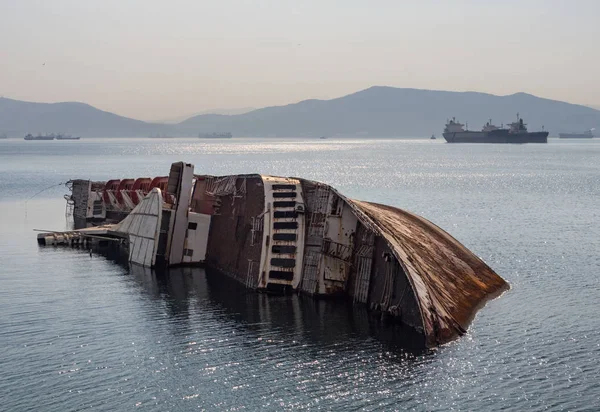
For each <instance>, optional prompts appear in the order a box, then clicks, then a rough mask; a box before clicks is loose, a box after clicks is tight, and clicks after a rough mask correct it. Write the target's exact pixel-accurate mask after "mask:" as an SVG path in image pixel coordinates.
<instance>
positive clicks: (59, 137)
mask: <svg viewBox="0 0 600 412" xmlns="http://www.w3.org/2000/svg"><path fill="white" fill-rule="evenodd" d="M79 139H81V137H80V136H71V135H70V134H67V135H64V134H59V135H58V136H56V140H79Z"/></svg>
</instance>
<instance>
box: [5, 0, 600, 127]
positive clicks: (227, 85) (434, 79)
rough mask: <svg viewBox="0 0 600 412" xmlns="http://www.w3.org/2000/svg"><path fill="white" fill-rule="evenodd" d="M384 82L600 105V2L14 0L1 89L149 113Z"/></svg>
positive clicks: (281, 99) (272, 100)
mask: <svg viewBox="0 0 600 412" xmlns="http://www.w3.org/2000/svg"><path fill="white" fill-rule="evenodd" d="M372 85H389V86H396V87H414V88H425V89H441V90H459V91H463V90H475V91H483V92H489V93H494V94H511V93H514V92H518V91H524V92H528V93H533V94H536V95H539V96H543V97H548V98H553V99H558V100H566V101H569V102H573V103H581V104H600V0H570V1H562V0H520V1H516V0H502V1H500V0H455V1H452V0H439V1H434V0H429V1H427V0H414V1H412V0H404V1H403V0H390V1H386V0H371V1H355V0H344V1H327V0H318V1H311V0H297V1H286V0H274V1H228V0H215V1H207V0H190V1H177V0H164V1H158V0H118V1H112V0H40V1H32V0H0V95H3V96H4V97H10V98H15V99H22V100H30V101H41V102H55V101H72V100H75V101H82V102H86V103H90V104H92V105H94V106H96V107H98V108H101V109H103V110H109V111H113V112H116V113H118V114H122V115H125V116H131V117H135V118H139V119H144V120H145V119H166V118H170V117H178V116H181V115H185V114H189V113H194V112H199V111H202V110H205V109H211V108H236V107H248V106H252V107H262V106H269V105H279V104H286V103H290V102H296V101H299V100H303V99H307V98H322V99H323V98H325V99H326V98H332V97H338V96H342V95H344V94H348V93H351V92H354V91H357V90H360V89H364V88H367V87H370V86H372Z"/></svg>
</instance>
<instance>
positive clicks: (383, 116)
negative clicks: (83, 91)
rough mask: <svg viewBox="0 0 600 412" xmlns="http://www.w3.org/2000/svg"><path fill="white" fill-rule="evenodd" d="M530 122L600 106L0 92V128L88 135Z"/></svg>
mask: <svg viewBox="0 0 600 412" xmlns="http://www.w3.org/2000/svg"><path fill="white" fill-rule="evenodd" d="M517 112H519V113H520V114H521V116H522V117H523V118H524V119H525V121H526V122H527V123H528V124H529V129H530V130H539V129H541V128H542V126H543V127H544V128H545V129H546V130H549V131H550V135H551V136H557V135H558V133H559V132H573V131H584V130H587V129H591V128H596V129H598V130H600V111H599V110H595V109H593V108H591V107H587V106H583V105H576V104H570V103H565V102H560V101H556V100H549V99H544V98H540V97H536V96H533V95H530V94H526V93H516V94H512V95H508V96H495V95H491V94H486V93H477V92H447V91H435V90H419V89H401V88H393V87H380V86H376V87H371V88H369V89H366V90H362V91H359V92H357V93H353V94H350V95H347V96H344V97H340V98H336V99H331V100H304V101H301V102H299V103H294V104H289V105H286V106H274V107H265V108H263V109H257V110H252V111H250V112H248V113H242V114H235V115H224V114H201V115H198V116H194V117H191V118H189V119H187V120H184V121H182V122H179V123H176V124H160V123H148V122H143V121H139V120H133V119H129V118H126V117H122V116H118V115H115V114H112V113H108V112H104V111H101V110H98V109H96V108H94V107H92V106H89V105H87V104H83V103H53V104H47V103H29V102H22V101H18V100H11V99H6V98H0V133H2V132H5V133H7V134H9V135H23V134H25V133H69V134H73V135H81V136H89V137H97V136H100V137H113V136H131V137H135V136H150V135H157V134H160V135H172V136H196V135H197V134H198V133H199V132H203V133H212V132H231V133H233V135H234V136H245V137H253V136H258V137H270V136H277V137H317V136H348V137H350V136H380V137H396V136H398V137H402V136H407V137H418V136H429V135H431V134H432V133H436V134H439V133H441V131H442V129H443V127H444V124H445V123H446V120H447V119H448V118H449V117H453V116H455V117H456V118H457V119H458V120H460V121H461V122H463V123H465V122H466V123H468V126H469V129H472V130H478V129H480V128H481V127H482V125H483V124H484V123H485V122H486V121H487V120H488V119H489V118H492V120H493V122H494V123H495V124H497V125H500V124H501V123H504V124H506V123H509V122H512V121H514V120H515V119H516V115H517Z"/></svg>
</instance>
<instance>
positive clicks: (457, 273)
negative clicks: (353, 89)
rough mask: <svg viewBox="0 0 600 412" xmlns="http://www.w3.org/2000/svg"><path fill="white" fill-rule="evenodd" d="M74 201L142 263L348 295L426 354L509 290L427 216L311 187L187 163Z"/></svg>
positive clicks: (86, 184)
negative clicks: (197, 170)
mask: <svg viewBox="0 0 600 412" xmlns="http://www.w3.org/2000/svg"><path fill="white" fill-rule="evenodd" d="M66 198H67V202H68V207H69V208H70V210H72V211H73V215H74V218H75V220H76V222H77V221H79V224H80V225H81V222H84V223H85V222H88V225H89V223H90V222H92V221H94V222H96V223H97V222H102V223H109V222H110V221H111V219H113V220H114V221H115V224H105V225H103V226H102V228H103V229H102V230H103V231H102V233H103V235H102V236H107V237H118V238H119V239H121V240H120V241H119V242H116V243H117V244H119V245H122V246H121V247H123V248H126V249H127V250H128V254H129V260H130V262H132V263H137V264H140V265H144V266H148V267H152V266H158V265H164V266H176V265H192V264H205V265H207V266H209V267H212V268H215V269H218V271H219V272H221V273H224V274H226V275H229V276H230V277H232V278H234V279H236V280H238V281H239V282H241V283H243V284H244V285H245V286H246V287H247V288H250V289H255V290H265V291H273V292H285V291H293V292H298V293H304V294H308V295H313V296H330V295H343V296H346V297H348V298H351V299H352V300H353V301H354V302H355V303H359V304H365V305H367V307H368V308H369V309H370V310H371V311H372V312H373V313H379V314H381V316H382V317H384V318H387V319H392V320H396V321H400V322H402V323H404V324H406V325H408V326H410V327H412V328H413V329H415V330H416V331H417V332H419V333H420V334H421V335H422V337H423V346H427V347H435V346H438V345H441V344H444V343H446V342H449V341H451V340H453V339H455V338H456V337H458V336H460V335H462V334H464V333H465V331H466V330H467V328H468V326H469V324H470V322H471V321H472V319H473V318H474V316H475V314H476V312H477V310H478V309H479V308H481V307H482V306H483V305H484V304H485V302H486V301H487V300H490V299H492V298H494V297H496V296H498V295H499V294H500V293H502V292H503V291H504V290H507V289H508V287H509V286H508V284H507V283H506V282H505V281H504V280H503V279H502V278H501V277H500V276H498V275H497V274H496V273H495V272H494V271H493V270H492V269H491V268H490V267H489V266H488V265H486V264H485V263H484V262H483V261H482V260H481V259H479V258H478V257H477V256H476V255H475V254H473V253H472V252H471V251H469V250H468V249H467V248H466V247H464V246H463V245H462V244H460V243H459V242H458V241H457V240H456V239H454V238H453V237H452V236H450V235H449V234H448V233H446V232H445V231H443V230H442V229H440V228H439V227H438V226H436V225H434V224H433V223H431V222H429V221H428V220H426V219H424V218H422V217H420V216H417V215H414V214H412V213H409V212H406V211H404V210H401V209H398V208H394V207H391V206H385V205H380V204H376V203H370V202H364V201H358V200H352V199H349V198H347V197H345V196H344V195H342V194H341V193H339V192H338V191H337V190H335V189H334V188H332V187H331V186H329V185H326V184H323V183H319V182H314V181H310V180H306V179H301V178H289V177H276V176H265V175H259V174H255V175H232V176H220V177H217V176H208V175H202V176H201V175H194V174H193V165H190V164H186V163H183V162H179V163H174V164H173V165H172V166H171V170H170V173H169V176H168V177H160V178H154V179H150V178H140V179H121V180H111V181H109V182H107V183H102V182H90V181H86V180H75V181H73V183H72V194H71V195H70V196H66ZM123 219H124V220H123ZM121 220H122V222H121V223H116V222H118V221H121ZM92 230H95V231H94V232H91V231H92ZM86 231H89V233H98V232H97V228H96V229H81V230H80V231H79V232H78V233H75V234H74V233H73V232H69V233H68V234H66V235H61V234H57V233H45V234H44V233H43V234H40V235H38V242H39V243H40V244H42V245H43V244H57V243H69V242H71V244H72V241H69V240H68V239H73V238H81V237H86V236H97V235H86V233H87V232H86ZM57 239H60V241H59V240H57ZM65 239H66V240H65Z"/></svg>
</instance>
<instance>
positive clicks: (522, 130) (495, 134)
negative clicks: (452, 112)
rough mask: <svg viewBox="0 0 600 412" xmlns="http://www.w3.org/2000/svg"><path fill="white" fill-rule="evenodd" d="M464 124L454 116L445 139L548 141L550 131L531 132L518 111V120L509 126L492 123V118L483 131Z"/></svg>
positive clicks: (457, 141) (469, 141)
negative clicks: (467, 128)
mask: <svg viewBox="0 0 600 412" xmlns="http://www.w3.org/2000/svg"><path fill="white" fill-rule="evenodd" d="M464 126H465V125H464V124H462V123H460V122H458V121H456V118H454V117H453V118H452V119H451V120H449V121H448V122H447V123H446V127H445V128H444V133H443V136H444V139H446V142H448V143H517V144H522V143H548V132H547V131H540V132H529V131H528V130H527V125H526V124H525V123H524V122H523V119H522V118H521V117H519V114H518V113H517V121H516V122H513V123H510V125H509V127H508V128H504V127H498V126H495V125H494V124H492V120H491V119H490V120H489V121H488V122H487V123H486V124H485V125H484V126H483V128H482V129H481V131H472V130H465V128H464Z"/></svg>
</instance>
